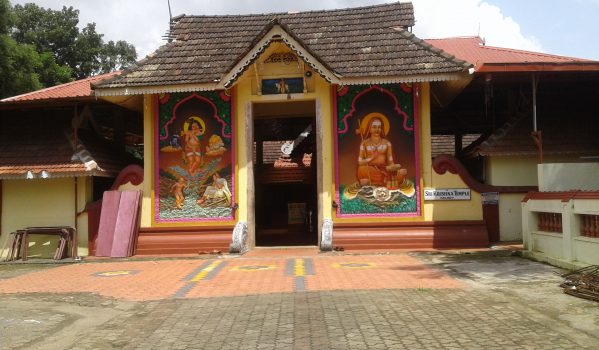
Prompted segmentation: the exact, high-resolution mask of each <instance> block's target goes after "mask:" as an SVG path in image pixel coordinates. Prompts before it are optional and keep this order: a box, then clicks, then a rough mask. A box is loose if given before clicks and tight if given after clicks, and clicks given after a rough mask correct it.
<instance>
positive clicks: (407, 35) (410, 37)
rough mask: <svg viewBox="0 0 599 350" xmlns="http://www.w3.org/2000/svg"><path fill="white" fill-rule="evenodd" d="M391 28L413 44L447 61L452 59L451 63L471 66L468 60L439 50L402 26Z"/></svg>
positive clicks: (466, 66)
mask: <svg viewBox="0 0 599 350" xmlns="http://www.w3.org/2000/svg"><path fill="white" fill-rule="evenodd" d="M392 29H394V30H395V31H397V32H398V33H399V34H400V35H402V36H403V37H404V38H406V39H408V40H410V41H411V42H413V43H414V44H416V45H420V46H422V47H423V48H424V49H425V50H427V51H430V52H432V53H434V54H435V55H439V56H441V57H443V58H445V59H446V60H448V61H452V62H453V63H456V64H458V65H461V66H462V67H464V69H466V68H471V67H473V65H472V64H471V63H470V62H468V61H465V60H462V59H460V58H458V57H456V56H455V55H452V54H450V53H448V52H445V51H443V50H441V49H440V48H438V47H436V46H433V45H431V44H429V43H427V42H426V41H424V40H423V39H420V38H418V37H417V36H416V35H415V34H414V33H412V32H409V31H407V30H405V29H404V28H402V27H395V28H392Z"/></svg>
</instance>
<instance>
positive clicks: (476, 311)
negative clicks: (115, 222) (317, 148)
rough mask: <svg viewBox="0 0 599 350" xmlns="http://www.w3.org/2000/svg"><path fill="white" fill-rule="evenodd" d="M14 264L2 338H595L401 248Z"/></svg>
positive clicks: (550, 343) (165, 345)
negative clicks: (369, 251)
mask: <svg viewBox="0 0 599 350" xmlns="http://www.w3.org/2000/svg"><path fill="white" fill-rule="evenodd" d="M290 256H291V257H290ZM513 259H520V258H513ZM516 263H520V262H518V261H516ZM6 266H8V265H3V266H0V271H1V270H2V269H3V268H5V267H6ZM19 270H23V271H20V272H19V273H18V274H10V273H9V274H7V275H6V276H7V277H6V278H0V310H3V311H4V312H2V311H0V349H30V348H31V349H286V350H287V349H585V348H586V349H595V348H599V339H598V338H596V337H593V336H592V335H589V333H588V332H581V331H579V330H577V329H573V328H572V327H569V326H568V325H567V324H565V323H564V322H562V321H560V320H559V319H558V318H555V317H551V316H547V315H544V314H542V313H541V312H539V310H536V309H533V308H531V307H530V305H527V303H526V302H523V301H519V300H517V299H516V298H514V297H513V296H510V295H507V294H502V293H498V292H496V291H493V290H490V289H488V288H478V287H474V286H473V285H471V284H469V283H467V282H468V281H467V279H464V278H459V277H458V276H455V275H454V276H451V275H448V274H447V272H445V271H444V270H441V269H439V268H438V267H437V266H434V265H433V264H427V263H424V262H422V261H421V260H419V259H417V258H415V257H413V256H409V255H407V254H391V255H377V254H363V255H346V254H313V253H312V252H310V251H307V252H302V253H298V252H297V251H296V254H287V255H285V254H279V253H277V252H273V251H268V252H266V253H265V254H257V253H254V254H251V255H247V256H244V257H239V258H232V259H224V258H221V259H212V258H211V259H179V260H156V261H122V262H116V261H110V262H92V263H82V264H76V265H63V266H57V267H52V268H49V267H47V266H44V267H43V268H41V267H40V269H35V268H34V269H32V271H24V269H21V268H19ZM0 275H1V274H0ZM469 278H472V276H470V277H469ZM17 293H18V294H17ZM556 293H559V291H558V290H557V289H556ZM589 305H590V306H592V304H589ZM597 326H598V328H597V329H598V330H599V322H598V323H597ZM598 334H599V333H598ZM49 335H52V336H49ZM595 345H596V346H595Z"/></svg>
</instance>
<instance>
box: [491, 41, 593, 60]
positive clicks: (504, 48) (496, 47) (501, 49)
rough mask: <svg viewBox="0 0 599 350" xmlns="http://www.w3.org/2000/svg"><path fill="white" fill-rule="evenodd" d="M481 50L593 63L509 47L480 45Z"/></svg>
mask: <svg viewBox="0 0 599 350" xmlns="http://www.w3.org/2000/svg"><path fill="white" fill-rule="evenodd" d="M481 48H483V49H489V50H496V51H509V52H515V53H524V54H528V55H534V56H541V57H551V58H563V59H566V60H571V61H585V62H595V61H593V60H589V59H586V58H577V57H571V56H562V55H555V54H550V53H545V52H538V51H528V50H522V49H512V48H509V47H500V46H489V45H482V46H481Z"/></svg>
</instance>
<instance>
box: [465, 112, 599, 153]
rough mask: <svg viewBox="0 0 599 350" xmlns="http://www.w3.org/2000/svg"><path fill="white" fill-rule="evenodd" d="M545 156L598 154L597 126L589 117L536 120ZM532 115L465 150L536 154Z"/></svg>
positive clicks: (598, 128)
mask: <svg viewBox="0 0 599 350" xmlns="http://www.w3.org/2000/svg"><path fill="white" fill-rule="evenodd" d="M539 123H540V125H539V128H540V129H541V130H542V132H543V154H545V155H578V156H584V155H592V156H597V155H599V138H597V136H596V135H597V134H598V133H599V125H598V124H597V123H596V122H594V121H593V120H592V119H591V118H589V119H587V120H586V122H585V121H582V120H580V119H579V118H566V117H563V116H562V117H546V118H543V119H542V120H541V121H539ZM531 129H532V117H531V116H524V115H522V116H519V117H514V118H512V119H511V120H510V121H508V122H507V123H506V124H504V125H503V126H502V127H501V128H499V129H498V130H497V131H496V132H494V133H493V134H491V136H489V137H488V138H487V140H485V141H484V142H482V143H480V144H478V145H475V146H474V147H471V148H470V149H468V150H467V153H468V154H470V155H473V156H476V155H483V156H514V155H530V156H534V155H536V154H537V148H536V146H535V144H534V142H533V140H532V137H531V136H530V132H531Z"/></svg>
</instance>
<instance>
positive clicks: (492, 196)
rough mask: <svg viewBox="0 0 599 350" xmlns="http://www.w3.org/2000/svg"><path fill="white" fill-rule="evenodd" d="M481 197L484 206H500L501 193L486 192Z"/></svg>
mask: <svg viewBox="0 0 599 350" xmlns="http://www.w3.org/2000/svg"><path fill="white" fill-rule="evenodd" d="M480 196H481V200H482V202H483V204H499V192H485V193H481V194H480Z"/></svg>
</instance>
